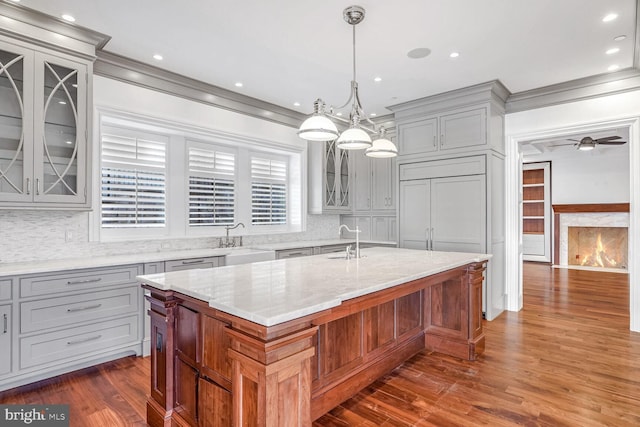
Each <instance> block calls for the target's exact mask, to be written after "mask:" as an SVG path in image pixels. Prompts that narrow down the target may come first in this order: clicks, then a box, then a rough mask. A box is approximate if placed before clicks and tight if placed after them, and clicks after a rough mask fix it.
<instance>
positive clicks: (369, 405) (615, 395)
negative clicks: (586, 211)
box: [0, 264, 640, 427]
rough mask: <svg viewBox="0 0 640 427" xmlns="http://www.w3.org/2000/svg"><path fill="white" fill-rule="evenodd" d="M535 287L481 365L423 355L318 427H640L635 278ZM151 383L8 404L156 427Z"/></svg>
mask: <svg viewBox="0 0 640 427" xmlns="http://www.w3.org/2000/svg"><path fill="white" fill-rule="evenodd" d="M524 280H525V289H524V310H522V311H521V312H519V313H511V312H506V313H504V314H502V315H501V316H500V317H499V318H498V319H496V320H494V321H492V322H487V323H486V325H485V327H486V337H487V349H486V352H485V354H484V355H483V356H482V357H481V359H480V360H478V361H476V362H466V361H460V360H458V359H455V358H452V357H447V356H443V355H439V354H433V353H427V352H424V353H421V354H419V355H417V356H416V357H414V358H413V359H411V360H409V361H408V362H406V363H405V364H404V365H402V366H401V367H399V368H398V369H396V370H395V371H394V372H392V373H391V374H389V375H387V376H385V377H383V378H381V379H380V380H378V381H376V382H375V383H374V384H372V385H371V386H370V387H367V388H366V389H365V390H363V391H362V392H360V393H358V394H357V395H356V396H355V397H353V398H352V399H350V400H348V401H346V402H344V403H342V404H341V405H340V406H338V407H337V408H335V409H333V410H332V411H331V412H329V413H328V414H326V415H324V416H323V417H321V418H320V419H318V420H317V421H316V422H315V423H314V427H319V426H473V425H488V426H514V425H525V426H554V427H555V426H581V427H582V426H616V427H618V426H638V425H640V334H639V333H632V332H630V331H629V330H628V329H629V297H628V295H629V292H628V286H629V285H628V276H627V275H626V274H617V273H594V272H589V271H580V270H564V269H553V268H550V267H548V266H544V265H537V264H525V268H524ZM148 378H149V360H148V358H147V359H142V358H126V359H121V360H118V361H115V362H112V363H107V364H104V365H100V366H98V367H95V368H90V369H87V370H84V371H81V372H77V373H73V374H70V375H66V376H62V377H58V378H55V379H52V380H48V381H43V382H41V383H38V384H36V385H33V386H28V387H23V388H21V389H17V390H11V391H8V392H4V393H0V403H34V404H36V403H48V404H54V403H70V404H71V425H72V426H82V427H85V426H86V427H89V426H100V427H103V426H120V425H122V426H128V425H145V422H144V419H145V400H146V395H147V393H148V391H149V386H148Z"/></svg>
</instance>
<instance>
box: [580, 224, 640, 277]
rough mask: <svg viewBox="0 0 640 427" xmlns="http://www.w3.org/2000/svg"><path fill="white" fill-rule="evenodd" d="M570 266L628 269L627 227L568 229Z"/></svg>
mask: <svg viewBox="0 0 640 427" xmlns="http://www.w3.org/2000/svg"><path fill="white" fill-rule="evenodd" d="M567 234H568V249H567V250H568V254H567V255H568V256H567V261H568V264H569V265H579V266H583V267H601V268H620V269H623V270H626V269H627V263H628V256H629V250H628V240H627V239H628V237H627V236H628V228H627V227H568V230H567Z"/></svg>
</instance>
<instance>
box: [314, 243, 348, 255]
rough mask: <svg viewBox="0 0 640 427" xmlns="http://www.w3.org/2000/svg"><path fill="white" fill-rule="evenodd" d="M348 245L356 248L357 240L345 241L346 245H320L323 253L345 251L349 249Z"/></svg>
mask: <svg viewBox="0 0 640 427" xmlns="http://www.w3.org/2000/svg"><path fill="white" fill-rule="evenodd" d="M347 246H351V247H352V248H355V247H356V245H355V242H345V244H344V245H332V246H320V252H319V253H321V254H333V253H336V252H345V251H346V250H347Z"/></svg>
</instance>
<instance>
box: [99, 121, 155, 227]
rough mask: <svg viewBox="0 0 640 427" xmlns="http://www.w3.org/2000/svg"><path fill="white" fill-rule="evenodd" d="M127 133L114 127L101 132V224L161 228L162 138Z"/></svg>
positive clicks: (106, 225) (104, 225) (103, 225)
mask: <svg viewBox="0 0 640 427" xmlns="http://www.w3.org/2000/svg"><path fill="white" fill-rule="evenodd" d="M130 133H131V132H126V131H123V132H118V130H117V129H116V128H114V129H104V133H103V134H102V153H101V160H102V169H101V207H100V217H101V224H102V227H103V228H132V227H137V228H148V227H164V226H165V223H166V197H165V194H166V150H167V141H166V138H165V137H162V136H160V135H158V136H157V137H155V138H154V136H153V135H145V137H140V138H138V137H135V136H130V135H129V134H130Z"/></svg>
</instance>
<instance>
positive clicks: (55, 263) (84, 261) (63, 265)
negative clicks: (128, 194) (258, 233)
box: [0, 247, 267, 277]
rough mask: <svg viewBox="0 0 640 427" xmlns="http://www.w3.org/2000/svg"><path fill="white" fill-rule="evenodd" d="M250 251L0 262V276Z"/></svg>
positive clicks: (189, 250) (200, 251)
mask: <svg viewBox="0 0 640 427" xmlns="http://www.w3.org/2000/svg"><path fill="white" fill-rule="evenodd" d="M263 250H267V249H263ZM251 251H256V249H253V248H249V247H246V248H244V247H240V248H215V249H188V250H180V251H161V252H149V253H136V254H125V255H110V256H97V257H87V258H64V259H56V260H48V261H29V262H8V263H0V277H2V276H16V275H19V274H34V273H46V272H53V271H63V270H73V269H77V268H97V267H110V266H115V265H130V264H142V263H146V262H160V261H171V260H178V259H189V258H206V257H216V256H226V255H229V254H242V253H250V252H251Z"/></svg>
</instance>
